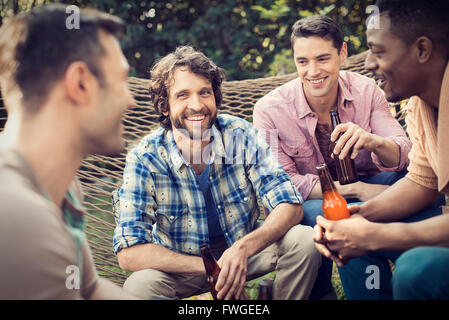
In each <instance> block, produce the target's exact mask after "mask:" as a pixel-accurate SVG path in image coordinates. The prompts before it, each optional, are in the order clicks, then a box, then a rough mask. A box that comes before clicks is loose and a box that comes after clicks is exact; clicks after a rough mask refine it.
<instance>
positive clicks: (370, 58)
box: [364, 50, 377, 71]
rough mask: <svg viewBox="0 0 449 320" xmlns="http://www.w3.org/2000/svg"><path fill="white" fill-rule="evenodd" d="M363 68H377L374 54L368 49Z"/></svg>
mask: <svg viewBox="0 0 449 320" xmlns="http://www.w3.org/2000/svg"><path fill="white" fill-rule="evenodd" d="M364 67H365V69H366V70H368V71H376V70H377V62H376V59H375V58H374V55H373V54H372V53H371V50H369V51H368V55H367V56H366V59H365V65H364Z"/></svg>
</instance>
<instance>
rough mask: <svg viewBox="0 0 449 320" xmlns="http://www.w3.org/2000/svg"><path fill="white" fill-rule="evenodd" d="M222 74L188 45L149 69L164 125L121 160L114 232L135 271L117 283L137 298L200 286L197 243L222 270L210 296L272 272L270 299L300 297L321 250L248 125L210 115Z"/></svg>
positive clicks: (232, 294) (120, 253) (175, 295)
mask: <svg viewBox="0 0 449 320" xmlns="http://www.w3.org/2000/svg"><path fill="white" fill-rule="evenodd" d="M223 79H224V72H223V70H222V69H221V68H218V67H217V66H216V65H215V64H214V63H213V62H212V61H211V60H210V59H209V58H207V57H206V56H205V55H204V54H203V53H201V52H198V51H195V50H194V49H193V48H191V47H180V48H177V49H176V51H174V52H172V53H170V54H168V55H167V56H165V57H164V58H162V59H161V60H160V61H158V62H157V63H156V64H155V66H154V67H153V69H152V70H151V87H150V96H151V99H152V101H153V103H154V107H155V109H156V112H157V113H158V114H159V115H160V122H161V126H162V128H159V129H157V130H155V131H154V132H153V133H151V134H149V135H148V136H146V137H144V138H143V139H142V141H141V142H140V143H139V144H138V146H136V147H135V148H133V149H132V150H131V151H130V152H129V153H128V155H127V158H126V166H125V171H124V174H123V185H122V187H121V189H120V213H119V217H118V219H117V227H116V229H115V233H114V251H115V252H116V253H117V258H118V260H119V263H120V266H121V267H122V268H123V269H125V270H130V271H133V272H134V273H133V274H132V275H131V276H130V277H129V278H128V279H127V280H126V282H125V284H124V288H125V290H128V291H129V292H131V293H133V294H135V295H137V296H139V297H141V298H144V299H151V298H169V299H179V298H184V297H187V296H191V295H195V294H199V293H202V292H205V291H207V290H208V288H207V284H206V274H205V268H204V265H203V261H202V259H201V257H200V246H201V245H203V244H204V245H208V246H210V247H211V250H212V254H214V255H215V257H216V258H217V260H218V265H219V266H220V268H221V272H220V274H219V276H218V280H217V283H216V287H215V288H216V289H217V291H218V295H217V297H218V299H244V298H246V295H245V291H244V286H245V282H246V280H247V279H251V278H254V277H257V276H261V275H263V274H266V273H268V272H271V271H274V270H276V279H275V280H274V284H273V297H274V299H307V298H308V297H309V295H310V291H311V289H312V285H313V283H314V281H315V278H316V274H317V271H318V267H319V265H320V263H321V257H320V255H319V254H318V255H317V251H316V250H315V248H314V245H313V240H312V238H311V237H312V233H311V231H312V229H311V228H310V227H307V226H303V225H298V223H299V222H300V221H301V219H302V210H301V203H302V199H301V196H300V195H299V193H298V192H297V191H296V190H295V188H294V186H293V184H292V183H291V181H290V179H289V177H288V175H287V174H286V173H285V172H284V171H283V170H282V168H281V167H280V166H279V164H278V163H277V162H276V161H275V160H274V159H273V157H272V155H271V151H270V149H269V147H268V146H267V145H266V143H265V142H264V141H263V140H261V139H260V138H259V137H258V135H257V132H256V129H255V128H254V127H253V126H252V125H251V124H249V123H248V122H247V121H245V120H242V119H240V118H237V117H234V116H230V115H225V114H217V109H218V108H219V107H220V104H221V101H222V94H221V83H222V81H223ZM256 195H257V196H259V197H260V199H261V202H262V204H263V206H264V207H265V208H266V210H267V212H268V213H269V215H268V216H267V217H266V219H265V221H263V223H261V222H258V218H259V213H260V210H259V206H258V204H257V196H256Z"/></svg>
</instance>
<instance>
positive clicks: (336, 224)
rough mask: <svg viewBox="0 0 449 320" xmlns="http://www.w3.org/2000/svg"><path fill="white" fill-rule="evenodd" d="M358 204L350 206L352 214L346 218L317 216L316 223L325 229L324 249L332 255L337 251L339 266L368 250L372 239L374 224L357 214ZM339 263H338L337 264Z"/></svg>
mask: <svg viewBox="0 0 449 320" xmlns="http://www.w3.org/2000/svg"><path fill="white" fill-rule="evenodd" d="M358 210H360V206H353V208H351V207H350V212H351V213H353V215H352V216H351V217H350V218H348V219H343V220H339V221H330V220H327V219H325V218H323V217H321V216H318V217H317V225H319V226H320V227H321V228H323V229H324V230H325V233H324V237H325V239H326V249H327V250H328V251H329V252H332V253H333V254H334V255H335V254H337V253H338V260H340V261H338V260H337V261H336V260H334V259H333V260H334V261H335V262H337V264H338V265H339V266H341V265H343V264H346V263H347V262H348V261H349V260H350V259H351V258H354V257H359V256H363V255H365V254H366V253H367V251H369V249H370V245H371V241H372V240H373V238H372V237H373V235H375V232H374V231H373V229H374V227H375V224H374V223H372V222H369V221H368V220H366V219H365V218H363V217H362V216H361V215H359V214H355V212H357V211H358ZM320 252H321V251H320ZM339 263H340V264H339Z"/></svg>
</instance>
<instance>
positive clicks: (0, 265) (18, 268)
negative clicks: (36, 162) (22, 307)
mask: <svg viewBox="0 0 449 320" xmlns="http://www.w3.org/2000/svg"><path fill="white" fill-rule="evenodd" d="M55 174H58V173H57V172H55ZM73 187H74V188H75V194H76V196H77V197H80V196H81V193H80V192H79V188H78V184H77V183H74V186H73ZM63 210H70V211H72V212H73V211H75V213H76V214H79V215H82V209H81V208H80V207H79V206H77V205H74V204H73V203H72V202H71V201H70V200H69V199H68V198H66V199H65V200H64V204H63ZM63 210H61V209H60V208H58V207H57V206H56V205H55V204H54V203H53V202H52V201H50V200H48V199H47V198H46V196H45V192H44V191H43V190H42V188H41V187H40V185H39V182H38V181H37V179H36V177H35V175H34V173H33V171H32V169H31V167H30V166H29V164H28V163H27V161H26V160H25V159H24V158H23V157H22V156H21V155H20V154H19V153H17V152H15V151H11V150H8V151H4V150H3V151H0V299H82V298H87V297H89V295H90V294H91V293H92V292H93V291H94V289H95V287H96V284H97V281H98V275H97V273H96V271H95V267H94V265H93V260H92V255H91V253H90V250H89V246H88V244H87V241H86V239H85V237H82V241H81V243H82V244H81V246H80V247H79V249H80V250H79V251H77V250H78V249H77V245H76V242H75V241H74V237H73V236H72V234H71V233H70V231H69V228H68V225H67V224H66V222H65V219H64V214H63ZM77 253H80V255H78V254H77ZM81 253H82V254H81ZM81 257H82V258H81ZM80 258H81V259H80ZM79 261H81V263H82V266H81V268H80V265H78V263H79ZM80 275H82V276H81V277H82V279H80Z"/></svg>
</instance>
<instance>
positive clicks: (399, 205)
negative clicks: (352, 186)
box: [359, 177, 440, 222]
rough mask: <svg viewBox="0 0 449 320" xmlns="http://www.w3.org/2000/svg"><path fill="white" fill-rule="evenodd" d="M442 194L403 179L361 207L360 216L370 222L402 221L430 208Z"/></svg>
mask: <svg viewBox="0 0 449 320" xmlns="http://www.w3.org/2000/svg"><path fill="white" fill-rule="evenodd" d="M439 196H440V193H439V192H438V191H437V190H432V189H428V188H426V187H423V186H421V185H419V184H417V183H415V182H413V181H412V180H410V179H408V178H407V177H405V178H402V179H401V180H399V181H398V182H396V183H395V184H393V185H392V186H391V187H389V188H388V189H386V190H385V191H384V192H382V193H380V194H379V195H378V196H376V197H374V198H373V199H371V200H369V201H367V202H365V203H364V204H362V205H361V206H360V212H359V214H361V215H363V216H364V217H365V218H367V219H368V220H370V221H378V222H389V221H401V220H403V219H405V218H407V217H410V216H412V215H413V214H415V213H417V212H419V211H421V210H423V209H425V208H427V207H429V206H430V205H431V204H432V203H434V202H435V201H436V200H437V199H438V197H439Z"/></svg>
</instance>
